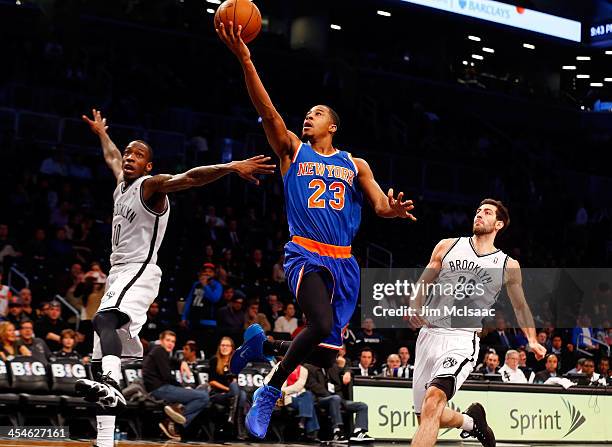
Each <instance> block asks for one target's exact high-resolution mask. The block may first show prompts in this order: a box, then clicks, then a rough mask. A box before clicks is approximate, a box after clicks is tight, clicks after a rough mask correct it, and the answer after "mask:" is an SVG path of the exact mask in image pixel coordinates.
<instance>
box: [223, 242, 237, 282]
mask: <svg viewBox="0 0 612 447" xmlns="http://www.w3.org/2000/svg"><path fill="white" fill-rule="evenodd" d="M240 274H241V271H240V266H239V265H238V262H237V261H236V260H235V259H234V252H233V251H232V249H231V248H224V249H223V251H222V252H221V262H220V263H219V282H220V283H221V284H222V285H223V286H225V287H227V286H228V285H229V284H231V283H234V282H237V281H238V280H239V277H240Z"/></svg>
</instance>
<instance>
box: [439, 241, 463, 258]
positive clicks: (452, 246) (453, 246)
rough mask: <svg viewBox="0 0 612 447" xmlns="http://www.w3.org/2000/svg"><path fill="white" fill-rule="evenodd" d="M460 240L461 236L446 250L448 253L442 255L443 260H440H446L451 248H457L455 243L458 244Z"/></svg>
mask: <svg viewBox="0 0 612 447" xmlns="http://www.w3.org/2000/svg"><path fill="white" fill-rule="evenodd" d="M460 240H461V238H460V237H458V238H457V240H456V241H455V242H453V245H451V246H450V248H449V249H448V250H447V251H446V253H444V256H442V261H440V262H444V259H446V256H448V254H449V253H450V252H451V250H452V249H453V248H455V245H457V244H458V243H459V241H460Z"/></svg>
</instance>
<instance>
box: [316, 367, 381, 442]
mask: <svg viewBox="0 0 612 447" xmlns="http://www.w3.org/2000/svg"><path fill="white" fill-rule="evenodd" d="M304 366H305V367H306V368H307V369H308V378H307V379H306V389H307V390H308V391H310V392H311V393H312V394H314V395H315V397H316V398H317V401H318V402H319V406H321V407H323V408H325V409H327V411H328V414H329V417H330V419H331V422H332V428H333V439H332V442H335V443H346V442H348V439H347V438H346V436H345V434H344V430H343V426H344V421H343V420H342V414H341V412H340V410H341V408H344V409H345V410H346V411H350V412H351V413H355V414H356V417H355V428H354V431H353V434H352V435H351V437H350V441H351V442H371V441H374V438H372V437H370V436H369V435H368V405H367V404H366V403H364V402H353V401H350V400H346V399H343V398H342V396H341V393H342V389H341V388H340V387H338V388H336V386H335V385H334V384H333V383H332V382H331V381H330V379H329V376H328V374H327V372H326V371H325V370H324V369H323V368H319V367H318V366H314V365H311V364H309V363H307V364H306V365H304ZM332 390H333V392H332Z"/></svg>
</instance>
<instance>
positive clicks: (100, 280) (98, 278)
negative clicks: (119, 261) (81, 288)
mask: <svg viewBox="0 0 612 447" xmlns="http://www.w3.org/2000/svg"><path fill="white" fill-rule="evenodd" d="M87 278H93V279H94V281H93V282H94V283H95V284H105V283H106V278H107V276H106V273H104V271H103V270H102V266H101V265H100V263H99V262H92V263H91V265H90V267H89V270H88V271H87V273H85V277H84V278H83V279H85V280H86V279H87Z"/></svg>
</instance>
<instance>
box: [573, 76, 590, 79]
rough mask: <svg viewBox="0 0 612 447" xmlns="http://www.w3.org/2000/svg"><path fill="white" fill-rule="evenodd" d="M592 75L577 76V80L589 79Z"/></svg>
mask: <svg viewBox="0 0 612 447" xmlns="http://www.w3.org/2000/svg"><path fill="white" fill-rule="evenodd" d="M590 77H591V75H576V78H577V79H589V78H590Z"/></svg>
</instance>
